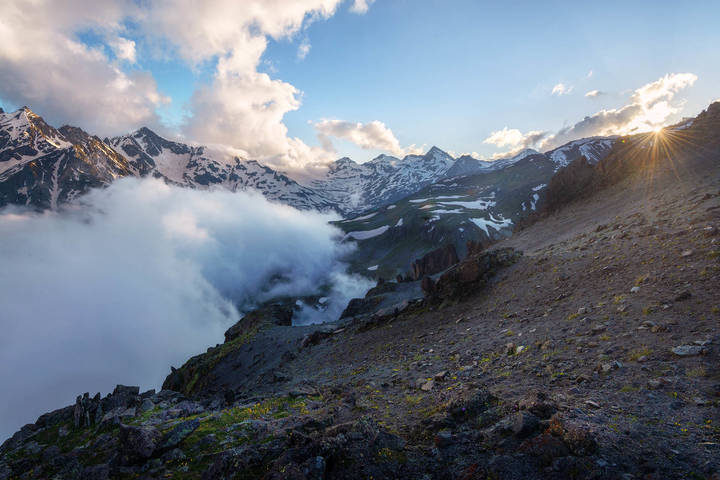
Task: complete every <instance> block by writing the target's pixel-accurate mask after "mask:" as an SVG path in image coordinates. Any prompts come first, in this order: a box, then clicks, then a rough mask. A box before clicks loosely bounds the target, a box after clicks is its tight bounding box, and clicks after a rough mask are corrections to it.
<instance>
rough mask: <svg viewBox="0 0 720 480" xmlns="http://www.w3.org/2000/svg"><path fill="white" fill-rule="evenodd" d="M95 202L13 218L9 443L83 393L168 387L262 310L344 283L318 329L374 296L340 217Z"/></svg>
mask: <svg viewBox="0 0 720 480" xmlns="http://www.w3.org/2000/svg"><path fill="white" fill-rule="evenodd" d="M83 201H84V202H85V203H87V205H86V206H85V207H83V208H76V209H73V210H72V211H69V212H65V213H49V212H48V213H44V214H37V213H29V212H26V211H21V210H8V209H5V210H3V211H0V238H2V244H3V247H2V249H0V264H2V265H3V268H2V269H0V304H2V306H3V307H2V310H3V314H2V316H0V329H1V330H2V332H3V334H2V335H1V336H0V378H2V380H3V408H2V409H1V410H0V438H3V437H5V436H8V435H10V434H11V433H12V432H13V431H15V430H16V429H17V428H19V427H20V426H21V425H22V424H24V423H27V422H31V421H34V420H35V419H36V418H37V416H38V415H39V414H41V413H44V412H45V411H48V410H52V409H54V408H58V407H60V406H63V405H67V404H71V403H73V402H74V398H75V395H77V394H78V393H82V392H85V391H91V392H96V391H102V392H108V391H110V390H111V389H112V388H113V387H114V385H115V384H117V383H124V384H131V385H138V384H139V385H141V386H142V387H143V388H157V387H159V386H160V384H161V383H162V381H163V379H164V377H165V376H166V375H167V374H168V373H169V368H170V365H175V366H179V365H180V364H182V363H183V362H184V361H185V360H187V358H189V357H190V356H192V355H194V354H197V353H200V352H202V351H204V350H205V349H206V348H207V347H208V346H212V345H215V344H216V343H218V342H221V341H222V338H223V332H224V331H225V329H227V328H228V327H229V326H230V325H232V324H233V323H234V322H235V321H237V320H238V319H239V318H240V316H241V314H240V313H239V310H242V309H243V308H244V307H247V306H248V305H250V304H251V303H253V302H255V301H262V300H263V299H267V298H269V297H272V296H273V295H276V294H288V295H307V294H317V293H319V292H318V286H319V285H323V284H332V287H333V288H332V292H331V294H329V295H328V296H329V297H330V300H329V306H328V310H327V311H326V312H323V313H319V312H317V311H314V310H307V309H306V311H304V312H303V315H302V317H301V318H302V319H303V320H304V321H306V322H313V321H318V320H325V319H328V317H330V316H332V315H334V314H335V313H336V312H337V311H339V310H341V309H342V308H344V306H345V304H346V303H347V301H348V299H349V298H350V297H354V296H361V295H362V294H364V291H365V290H366V289H367V288H368V286H369V285H368V283H367V281H365V280H363V279H357V278H354V277H349V276H347V275H345V274H344V273H343V272H344V269H343V266H342V264H340V263H339V261H338V258H339V257H340V256H341V255H343V254H344V253H346V252H347V251H348V249H350V248H352V246H351V245H347V244H340V243H338V242H337V241H336V240H337V239H338V237H339V236H340V233H339V231H338V230H336V229H335V228H334V227H332V226H330V225H329V224H328V223H327V222H328V220H329V219H330V217H329V216H327V215H323V214H319V213H308V212H299V211H297V210H295V209H293V208H290V207H287V206H283V205H277V204H273V203H269V202H268V201H266V200H265V199H264V198H263V197H262V196H261V195H259V194H255V193H251V192H248V193H246V192H239V193H229V192H224V191H211V192H201V191H196V190H190V189H181V188H177V187H170V186H168V185H165V184H164V183H162V182H161V181H158V180H153V179H146V180H138V179H123V180H119V181H117V182H115V183H113V184H112V186H110V187H109V188H107V189H104V190H98V191H93V192H91V193H90V194H88V196H87V197H83ZM271 278H272V279H273V281H272V282H270V280H271ZM323 316H324V318H323Z"/></svg>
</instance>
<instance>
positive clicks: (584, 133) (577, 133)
mask: <svg viewBox="0 0 720 480" xmlns="http://www.w3.org/2000/svg"><path fill="white" fill-rule="evenodd" d="M696 80H697V75H695V74H693V73H669V74H667V75H665V76H664V77H661V78H659V79H658V80H656V81H654V82H650V83H648V84H646V85H643V86H642V87H640V88H638V89H636V90H635V91H634V92H633V94H632V96H631V97H630V101H629V102H628V103H627V104H625V105H623V106H622V107H620V108H614V109H607V110H600V111H599V112H596V113H594V114H593V115H588V116H586V117H585V118H583V119H582V120H580V121H579V122H577V123H575V124H573V125H570V126H567V127H565V128H562V129H560V130H559V131H557V132H555V133H554V134H550V133H548V132H539V131H531V132H527V133H522V132H521V131H519V130H517V129H508V128H507V127H505V128H504V129H502V130H498V131H496V132H493V133H492V134H491V135H490V136H489V137H488V138H487V139H485V141H484V143H490V144H494V145H496V146H498V147H506V146H509V147H513V148H512V150H509V151H506V152H502V153H498V154H496V155H494V157H495V158H500V157H505V156H508V155H512V154H513V153H516V152H518V151H520V150H522V149H523V148H528V147H530V148H536V149H541V150H543V151H547V150H551V149H553V148H556V147H559V146H561V145H563V144H565V143H567V142H570V141H572V140H576V139H578V138H584V137H592V136H597V135H629V134H634V133H642V132H649V131H651V130H654V129H656V128H657V127H661V126H664V125H666V124H667V122H668V121H669V120H670V119H671V117H672V116H673V115H675V114H677V113H679V112H680V110H681V109H682V106H683V105H684V102H683V101H675V96H676V94H677V93H678V92H680V91H681V90H683V89H685V88H688V87H690V86H692V85H693V84H694V83H695V81H696ZM591 94H593V95H591ZM602 94H603V92H599V91H597V90H593V91H591V92H588V93H587V94H586V95H585V96H586V97H595V96H597V95H602Z"/></svg>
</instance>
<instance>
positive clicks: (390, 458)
mask: <svg viewBox="0 0 720 480" xmlns="http://www.w3.org/2000/svg"><path fill="white" fill-rule="evenodd" d="M377 458H378V460H380V461H383V462H397V463H406V462H407V456H406V455H405V453H404V452H400V451H398V450H393V449H391V448H387V447H386V448H381V449H380V450H378V452H377Z"/></svg>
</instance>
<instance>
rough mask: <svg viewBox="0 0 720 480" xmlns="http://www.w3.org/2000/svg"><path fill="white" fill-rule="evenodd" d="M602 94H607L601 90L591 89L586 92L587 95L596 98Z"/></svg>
mask: <svg viewBox="0 0 720 480" xmlns="http://www.w3.org/2000/svg"><path fill="white" fill-rule="evenodd" d="M601 95H605V92H601V91H600V90H590V91H589V92H587V93H586V94H585V97H587V98H595V97H599V96H601Z"/></svg>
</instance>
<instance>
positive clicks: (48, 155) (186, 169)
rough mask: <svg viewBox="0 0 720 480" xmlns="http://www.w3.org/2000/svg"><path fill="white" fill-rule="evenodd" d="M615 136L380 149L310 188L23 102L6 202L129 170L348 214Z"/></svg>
mask: <svg viewBox="0 0 720 480" xmlns="http://www.w3.org/2000/svg"><path fill="white" fill-rule="evenodd" d="M614 141H615V139H614V138H613V137H596V138H589V139H584V140H578V141H576V142H571V143H569V144H567V145H564V146H562V147H560V148H558V149H555V150H553V151H551V152H547V153H546V154H541V153H539V152H536V151H534V150H526V151H523V152H521V153H520V154H519V155H516V156H514V157H512V158H506V159H502V160H497V161H492V162H490V161H482V160H477V159H474V158H472V157H469V156H462V157H460V158H458V159H455V158H453V157H452V156H451V155H449V154H448V153H446V152H444V151H442V150H441V149H439V148H437V147H432V148H431V149H430V150H429V151H428V152H427V153H426V154H425V155H407V156H405V157H404V158H396V157H392V156H388V155H380V156H378V157H377V158H375V159H373V160H371V161H369V162H366V163H362V164H358V163H356V162H354V161H353V160H351V159H349V158H341V159H339V160H337V161H335V162H333V163H332V164H331V165H330V166H329V168H328V171H327V173H326V174H325V176H324V177H323V178H320V179H316V180H312V181H310V182H308V183H307V184H305V185H303V184H301V183H299V182H298V181H296V180H294V179H292V178H290V177H289V176H288V175H286V174H283V173H281V172H277V171H275V170H273V169H272V168H269V167H267V166H264V165H262V164H261V163H259V162H257V161H254V160H246V159H242V158H239V157H232V156H229V155H227V154H226V153H224V152H220V151H216V150H213V149H211V148H208V147H204V146H191V145H187V144H184V143H179V142H174V141H170V140H167V139H165V138H162V137H161V136H159V135H157V134H156V133H155V132H153V131H152V130H150V129H149V128H146V127H143V128H140V129H139V130H136V131H135V132H132V133H129V134H127V135H122V136H119V137H115V138H105V139H100V138H99V137H97V136H93V135H91V134H89V133H87V132H85V131H83V130H81V129H79V128H77V127H72V126H63V127H61V128H59V129H56V128H54V127H52V126H50V125H48V124H47V123H46V122H45V121H44V120H43V119H42V117H40V116H39V115H37V114H35V113H33V112H32V111H31V110H30V109H29V108H27V107H23V108H21V109H19V110H17V111H15V112H11V113H6V112H3V111H2V110H0V206H3V205H8V204H18V205H29V206H33V207H35V208H37V209H48V208H50V209H56V208H58V206H61V205H62V204H63V203H67V202H71V201H73V200H74V199H76V198H77V197H78V196H80V195H82V194H83V193H85V192H87V191H88V190H89V189H91V188H96V187H102V186H106V185H108V184H110V183H111V182H112V181H113V180H115V179H117V178H122V177H127V176H138V177H142V176H152V177H157V178H162V179H164V180H166V181H167V182H168V183H171V184H174V185H180V186H185V187H191V188H200V189H208V188H225V189H228V190H231V191H237V190H244V189H249V188H250V189H255V190H257V191H259V192H260V193H262V194H263V195H264V196H265V197H267V198H268V199H269V200H271V201H277V202H281V203H285V204H288V205H291V206H293V207H296V208H299V209H305V210H307V209H317V210H335V211H337V212H339V213H340V214H342V215H343V216H345V217H348V216H352V215H354V214H359V213H361V212H365V211H368V210H372V209H376V208H378V207H382V206H385V205H389V204H391V203H392V202H396V201H398V200H400V199H402V198H405V197H407V196H408V195H412V194H414V193H415V192H418V191H419V190H421V189H423V188H425V187H427V186H428V185H432V184H434V183H437V182H439V181H441V180H443V179H446V178H452V177H459V176H467V175H479V174H485V173H490V172H496V171H500V170H504V169H507V168H509V167H511V166H512V165H514V164H516V163H518V162H520V161H521V160H523V159H525V158H528V157H534V158H536V159H539V158H540V157H543V158H545V159H546V160H547V161H548V162H550V164H552V165H553V171H554V170H557V169H558V168H561V167H562V166H564V165H567V164H568V163H569V162H570V161H572V160H573V159H574V158H577V157H578V156H580V155H583V156H585V157H586V158H587V159H588V160H589V161H591V162H597V161H599V160H600V159H601V158H603V156H604V155H606V154H607V152H608V151H609V150H610V149H611V148H612V145H613V143H614Z"/></svg>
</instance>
